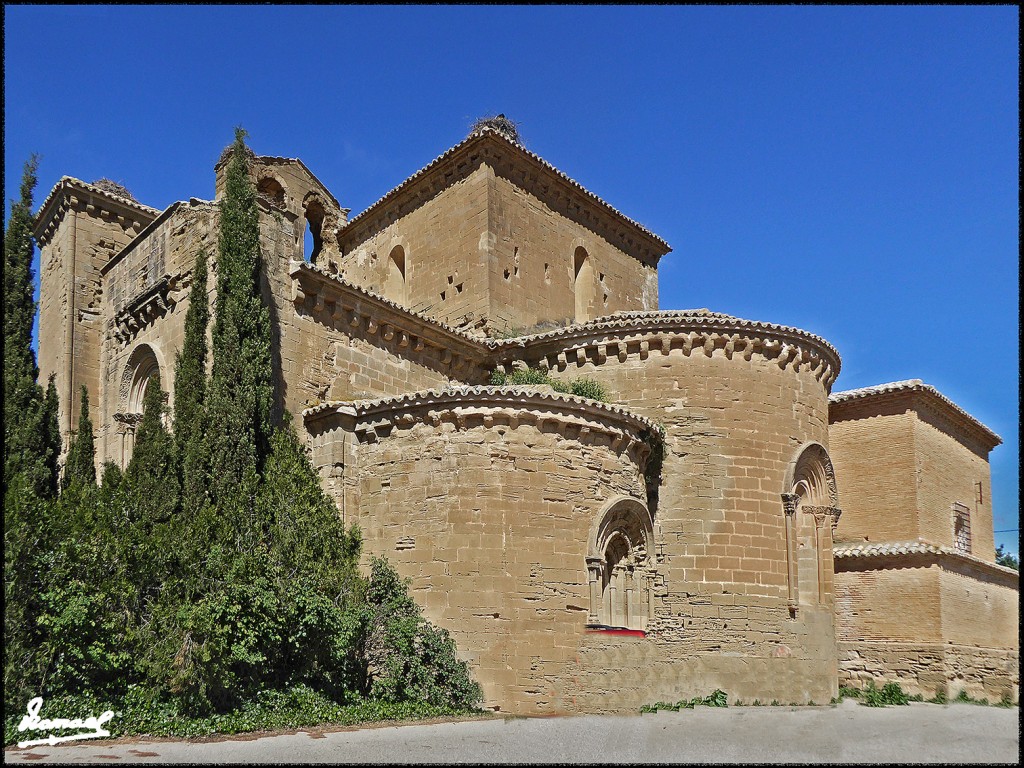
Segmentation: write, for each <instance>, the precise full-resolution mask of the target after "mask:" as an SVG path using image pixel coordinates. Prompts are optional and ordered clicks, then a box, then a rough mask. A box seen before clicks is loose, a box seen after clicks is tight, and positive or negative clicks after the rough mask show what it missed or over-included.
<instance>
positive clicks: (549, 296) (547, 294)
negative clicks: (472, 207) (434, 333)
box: [485, 166, 658, 333]
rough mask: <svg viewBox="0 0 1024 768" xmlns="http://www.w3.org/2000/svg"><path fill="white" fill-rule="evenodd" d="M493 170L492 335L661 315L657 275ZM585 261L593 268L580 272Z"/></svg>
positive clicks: (490, 224)
mask: <svg viewBox="0 0 1024 768" xmlns="http://www.w3.org/2000/svg"><path fill="white" fill-rule="evenodd" d="M485 167H487V166H485ZM487 169H488V171H489V175H490V187H489V200H488V212H489V213H488V231H487V234H488V238H489V239H488V248H489V251H490V253H489V257H488V259H487V265H488V268H489V270H490V310H489V318H490V321H491V323H490V325H491V327H492V328H494V329H495V330H496V331H498V332H502V333H504V332H511V331H513V330H518V331H520V332H522V331H524V330H525V329H528V328H531V327H533V326H535V325H537V324H538V323H541V322H556V323H560V324H564V323H566V322H573V321H581V322H582V321H584V320H589V319H593V318H595V317H598V316H601V315H609V314H611V313H613V312H619V311H626V310H656V309H657V308H658V289H657V285H658V281H657V272H656V270H655V268H654V267H651V266H647V265H644V264H642V263H641V262H639V261H638V260H637V259H635V258H633V257H631V256H628V255H626V254H625V253H623V252H622V251H620V250H619V249H618V248H616V247H615V246H613V245H612V244H611V243H609V242H608V241H607V240H605V239H604V238H603V237H601V235H599V234H597V233H596V232H594V231H593V230H592V229H590V228H587V227H585V226H583V225H582V224H580V223H578V222H576V221H573V220H572V219H569V218H566V217H564V216H561V215H559V214H557V213H555V212H554V211H552V210H551V209H550V208H549V207H548V206H547V204H546V203H545V202H544V201H542V200H540V199H539V198H538V197H536V196H535V195H533V194H531V193H529V192H527V191H526V190H524V189H523V188H522V187H520V186H518V185H516V184H515V183H514V182H512V181H510V180H509V179H507V178H504V177H502V176H500V175H495V174H494V172H493V171H492V170H491V169H490V168H489V167H487ZM580 259H586V260H587V261H586V263H583V262H580V263H579V264H577V261H578V260H580ZM577 266H579V270H578V274H577ZM577 307H579V311H580V312H581V313H582V314H580V315H577Z"/></svg>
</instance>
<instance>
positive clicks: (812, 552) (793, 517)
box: [782, 443, 840, 608]
mask: <svg viewBox="0 0 1024 768" xmlns="http://www.w3.org/2000/svg"><path fill="white" fill-rule="evenodd" d="M782 499H783V504H784V505H785V511H786V553H787V559H788V561H789V595H790V605H791V607H794V608H795V606H796V605H808V606H815V605H822V604H824V603H826V602H827V592H828V590H827V586H828V585H827V581H828V579H829V573H828V569H827V568H826V565H827V563H828V558H829V557H830V553H831V551H832V528H833V526H834V525H835V523H836V521H837V520H838V519H839V514H840V511H839V492H838V489H837V488H836V480H835V472H834V471H833V469H832V460H831V459H830V458H829V456H828V451H826V450H825V448H824V446H822V445H821V444H820V443H808V444H806V445H804V446H802V447H801V449H800V451H799V452H798V453H797V457H796V459H794V460H793V462H792V463H791V464H790V467H789V471H788V472H787V476H786V493H784V494H783V495H782Z"/></svg>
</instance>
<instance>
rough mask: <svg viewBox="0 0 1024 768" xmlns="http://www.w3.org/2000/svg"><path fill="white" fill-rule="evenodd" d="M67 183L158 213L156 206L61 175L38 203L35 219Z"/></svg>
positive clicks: (132, 206)
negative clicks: (40, 203) (40, 202)
mask: <svg viewBox="0 0 1024 768" xmlns="http://www.w3.org/2000/svg"><path fill="white" fill-rule="evenodd" d="M69 184H74V185H75V186H78V187H83V188H84V189H85V190H86V191H88V192H94V193H96V194H98V195H103V196H104V197H112V198H114V199H115V200H117V201H118V202H119V203H122V204H123V205H126V206H127V207H129V208H135V209H136V210H138V211H142V212H144V213H148V214H151V215H153V216H156V215H157V214H158V213H160V211H159V209H157V208H151V207H150V206H148V205H143V204H142V203H139V202H136V201H135V200H132V199H130V198H127V197H122V196H121V195H117V194H114V193H113V192H108V191H107V190H105V189H101V188H100V187H97V186H96V185H95V184H89V183H88V182H85V181H82V180H81V179H76V178H75V177H74V176H61V177H60V180H59V181H58V182H57V183H56V184H54V185H53V189H51V190H50V193H49V194H48V195H47V196H46V199H45V200H43V203H42V205H40V206H39V209H38V210H37V211H36V216H35V218H36V220H37V221H38V219H39V216H40V215H41V214H42V213H43V211H45V210H46V207H47V206H48V205H49V204H50V203H51V202H52V201H53V199H54V198H55V197H56V196H57V194H58V193H59V192H60V191H62V190H63V189H65V188H66V187H67V186H68V185H69Z"/></svg>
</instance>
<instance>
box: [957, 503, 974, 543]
mask: <svg viewBox="0 0 1024 768" xmlns="http://www.w3.org/2000/svg"><path fill="white" fill-rule="evenodd" d="M953 546H954V547H956V550H957V551H958V552H964V553H970V551H971V511H970V509H968V508H967V505H966V504H961V503H960V502H956V503H955V504H953Z"/></svg>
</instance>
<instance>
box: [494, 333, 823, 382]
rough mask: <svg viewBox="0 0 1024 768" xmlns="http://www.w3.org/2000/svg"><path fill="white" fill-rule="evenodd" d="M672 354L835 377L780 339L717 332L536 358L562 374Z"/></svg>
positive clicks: (600, 344)
mask: <svg viewBox="0 0 1024 768" xmlns="http://www.w3.org/2000/svg"><path fill="white" fill-rule="evenodd" d="M673 352H680V353H682V355H683V356H684V357H689V356H690V355H692V354H703V355H704V356H705V357H709V358H710V357H713V356H714V354H715V353H716V352H720V353H721V354H722V355H724V356H725V357H726V359H729V360H732V359H733V357H734V356H736V355H739V356H741V357H742V358H743V359H744V360H747V361H749V360H751V359H752V358H753V356H754V355H759V356H760V357H763V358H765V359H767V360H773V361H774V362H775V363H776V364H777V365H778V366H779V368H780V369H782V370H785V369H787V368H792V369H793V370H794V371H797V372H799V371H801V370H804V371H811V372H812V373H813V374H814V378H815V380H817V381H822V380H823V379H824V380H825V382H826V385H831V383H832V382H833V381H834V380H835V377H836V373H835V371H834V369H833V367H832V364H831V363H830V362H829V361H828V360H827V359H825V357H824V356H822V355H821V354H819V353H818V352H816V351H815V350H813V349H810V348H808V347H806V346H803V345H800V344H794V343H792V342H790V341H787V340H784V339H778V338H767V339H765V338H761V337H758V336H750V335H746V334H741V333H729V332H720V331H711V332H707V331H690V332H688V333H671V332H669V333H653V334H649V335H646V336H643V337H633V338H624V339H619V340H611V341H608V340H601V341H597V340H593V341H586V342H583V343H579V344H575V345H573V346H570V347H568V348H566V349H562V350H557V351H552V352H549V353H547V354H544V355H541V356H540V357H539V358H537V364H538V365H539V366H540V367H541V368H542V369H545V370H564V369H565V368H566V367H568V366H570V365H577V366H583V365H585V364H586V363H587V362H591V363H593V364H594V365H603V364H604V363H606V362H608V361H609V360H618V361H619V362H620V363H624V362H626V360H627V359H629V358H630V357H639V359H641V360H646V359H647V358H649V357H650V356H651V355H658V354H660V355H669V354H672V353H673ZM527 356H529V352H528V350H527ZM510 365H511V363H510V362H508V363H504V364H502V365H499V368H501V369H502V370H506V372H507V369H508V367H509V366H510Z"/></svg>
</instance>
